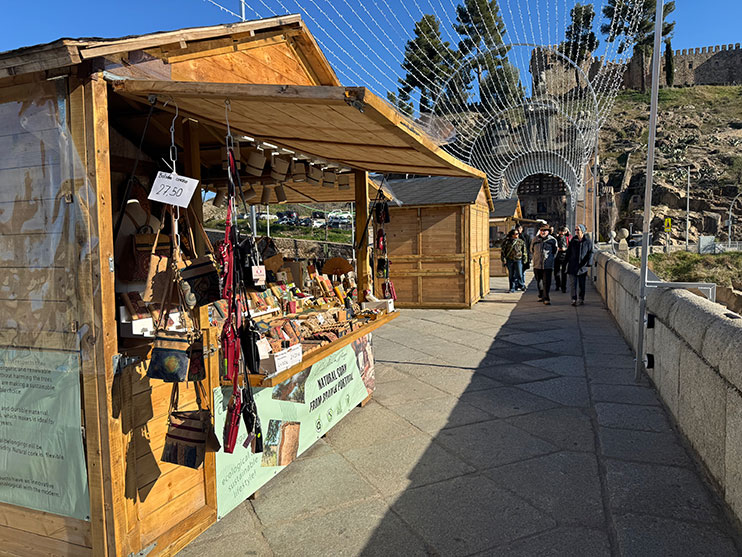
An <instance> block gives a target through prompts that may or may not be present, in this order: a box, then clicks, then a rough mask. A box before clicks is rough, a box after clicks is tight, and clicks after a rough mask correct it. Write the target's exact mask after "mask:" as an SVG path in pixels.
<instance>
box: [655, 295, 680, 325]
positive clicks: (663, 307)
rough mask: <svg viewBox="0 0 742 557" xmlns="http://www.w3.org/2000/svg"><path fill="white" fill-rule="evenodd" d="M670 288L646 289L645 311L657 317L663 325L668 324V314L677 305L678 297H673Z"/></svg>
mask: <svg viewBox="0 0 742 557" xmlns="http://www.w3.org/2000/svg"><path fill="white" fill-rule="evenodd" d="M674 292H675V291H674V290H673V289H671V288H649V289H647V311H649V312H650V313H653V314H654V315H656V316H657V319H659V320H660V321H663V322H665V323H669V322H670V312H671V311H672V310H673V308H674V307H675V305H677V303H678V301H679V300H678V297H677V296H674V295H673V294H674Z"/></svg>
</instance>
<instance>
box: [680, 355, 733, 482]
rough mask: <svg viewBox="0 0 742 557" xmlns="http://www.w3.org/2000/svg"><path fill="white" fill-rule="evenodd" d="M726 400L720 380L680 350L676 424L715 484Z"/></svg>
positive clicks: (720, 468) (721, 469)
mask: <svg viewBox="0 0 742 557" xmlns="http://www.w3.org/2000/svg"><path fill="white" fill-rule="evenodd" d="M726 401H727V395H726V386H725V385H724V380H723V379H722V378H721V377H720V376H719V375H718V374H716V373H715V372H714V370H713V369H711V368H710V367H708V366H707V365H706V364H705V363H704V362H703V360H701V358H699V357H698V356H697V355H696V354H695V353H694V352H692V351H691V350H683V352H682V353H681V355H680V397H679V401H678V423H679V425H680V428H681V429H682V431H683V433H684V434H685V436H686V437H687V438H688V440H689V441H690V443H691V445H693V448H694V449H695V450H696V451H697V452H698V454H699V456H700V457H701V458H702V459H703V461H704V463H705V464H706V466H708V469H709V470H710V471H711V474H712V475H713V476H714V477H715V478H717V480H718V481H722V480H723V478H724V446H725V443H726Z"/></svg>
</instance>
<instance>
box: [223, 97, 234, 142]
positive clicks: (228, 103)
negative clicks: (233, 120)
mask: <svg viewBox="0 0 742 557" xmlns="http://www.w3.org/2000/svg"><path fill="white" fill-rule="evenodd" d="M230 110H232V102H231V101H230V100H229V99H224V120H225V121H226V122H227V137H226V142H227V149H234V137H232V128H230V126H229V111H230Z"/></svg>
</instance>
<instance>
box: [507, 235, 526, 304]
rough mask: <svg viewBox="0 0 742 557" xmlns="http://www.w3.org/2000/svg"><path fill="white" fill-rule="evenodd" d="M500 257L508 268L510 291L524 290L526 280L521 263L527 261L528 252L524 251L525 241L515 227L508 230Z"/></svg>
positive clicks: (523, 263)
mask: <svg viewBox="0 0 742 557" xmlns="http://www.w3.org/2000/svg"><path fill="white" fill-rule="evenodd" d="M501 259H502V262H503V263H504V264H505V265H506V266H507V268H508V280H509V282H510V293H511V294H512V293H513V292H515V291H516V290H525V289H526V281H525V280H524V278H523V265H525V264H526V263H528V252H527V251H526V243H525V242H524V241H523V240H521V239H520V238H519V234H518V231H517V230H516V229H513V230H511V231H510V232H508V237H507V239H506V240H505V241H504V242H503V244H502V250H501Z"/></svg>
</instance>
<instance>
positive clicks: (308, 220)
mask: <svg viewBox="0 0 742 557" xmlns="http://www.w3.org/2000/svg"><path fill="white" fill-rule="evenodd" d="M299 226H312V219H311V218H309V217H302V218H300V219H299Z"/></svg>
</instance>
